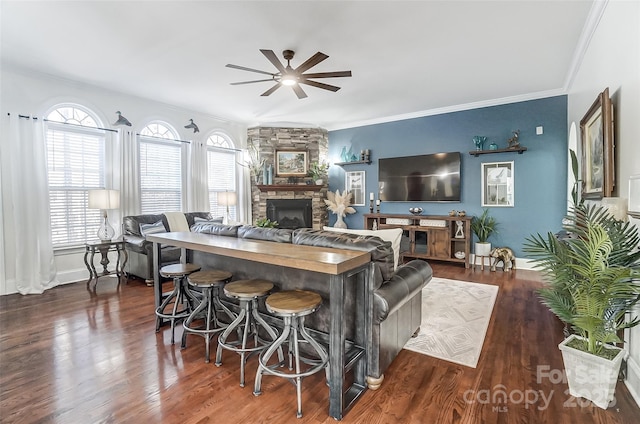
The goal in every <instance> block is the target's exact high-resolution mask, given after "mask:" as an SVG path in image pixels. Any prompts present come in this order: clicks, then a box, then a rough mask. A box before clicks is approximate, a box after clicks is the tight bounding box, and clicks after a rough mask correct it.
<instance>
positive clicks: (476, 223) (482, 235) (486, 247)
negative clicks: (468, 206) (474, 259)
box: [471, 208, 498, 256]
mask: <svg viewBox="0 0 640 424" xmlns="http://www.w3.org/2000/svg"><path fill="white" fill-rule="evenodd" d="M497 228H498V222H497V221H496V219H495V218H494V217H492V216H490V215H489V209H486V208H485V209H484V210H483V211H482V215H480V216H479V217H478V216H474V217H473V218H471V231H473V233H474V234H475V235H476V237H478V242H477V243H476V244H475V247H476V248H475V254H476V255H478V256H489V254H490V253H491V243H490V242H489V241H488V239H489V237H491V235H492V234H493V233H497V232H498V230H497Z"/></svg>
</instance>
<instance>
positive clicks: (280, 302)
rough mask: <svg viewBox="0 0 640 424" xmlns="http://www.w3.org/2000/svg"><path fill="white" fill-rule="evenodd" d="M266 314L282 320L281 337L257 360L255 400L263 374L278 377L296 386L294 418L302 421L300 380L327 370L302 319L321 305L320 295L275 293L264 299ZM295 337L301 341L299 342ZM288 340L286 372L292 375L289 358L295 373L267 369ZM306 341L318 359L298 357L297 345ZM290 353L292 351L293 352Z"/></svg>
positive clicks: (325, 359)
mask: <svg viewBox="0 0 640 424" xmlns="http://www.w3.org/2000/svg"><path fill="white" fill-rule="evenodd" d="M265 304H266V306H267V310H268V311H269V312H271V313H272V314H274V315H276V316H279V317H282V319H283V321H284V328H283V330H282V334H281V335H280V337H278V339H277V340H276V341H275V342H273V344H272V345H271V346H269V348H268V349H267V350H265V351H264V352H263V353H262V354H261V355H260V357H259V364H258V371H257V372H256V382H255V387H254V390H253V394H254V395H255V396H259V395H260V394H261V393H262V392H261V384H262V374H263V373H267V374H271V375H275V376H277V377H283V378H287V379H289V381H291V382H292V383H293V384H295V386H296V394H297V398H298V410H297V413H296V415H297V417H298V418H300V417H302V379H303V378H304V377H307V376H310V375H312V374H315V373H316V372H318V371H320V370H322V369H323V368H326V366H327V363H328V362H329V357H328V356H327V352H326V351H325V350H324V348H323V347H322V346H320V343H318V342H317V341H316V340H315V339H314V338H313V337H311V335H310V334H309V333H308V332H307V330H306V328H305V327H304V317H305V316H307V315H309V314H311V313H313V312H315V311H316V309H318V308H319V307H320V305H321V304H322V298H321V297H320V295H319V294H317V293H314V292H311V291H306V290H291V291H282V292H278V293H274V294H272V295H270V296H269V297H267V300H266V301H265ZM298 335H300V336H302V339H303V340H299V338H298ZM287 339H288V340H289V344H288V350H289V371H292V368H293V367H292V356H293V357H294V358H295V370H293V372H286V371H279V370H276V369H275V368H276V367H275V366H269V359H270V358H271V356H272V355H273V353H274V352H275V351H276V350H277V349H279V348H280V346H281V345H282V344H283V343H284V342H285V340H287ZM300 341H306V342H308V343H309V345H310V346H311V347H312V348H313V350H315V351H316V353H317V355H318V357H319V359H311V358H305V357H302V356H300V351H299V345H298V344H299V342H300ZM292 350H293V351H292ZM300 362H303V363H305V364H307V365H310V367H308V368H306V369H305V370H303V369H302V368H301V366H300Z"/></svg>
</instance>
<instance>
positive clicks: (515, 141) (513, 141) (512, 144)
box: [507, 130, 520, 149]
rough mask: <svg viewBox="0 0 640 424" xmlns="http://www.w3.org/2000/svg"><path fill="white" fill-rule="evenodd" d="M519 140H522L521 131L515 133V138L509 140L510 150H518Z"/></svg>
mask: <svg viewBox="0 0 640 424" xmlns="http://www.w3.org/2000/svg"><path fill="white" fill-rule="evenodd" d="M519 138H520V130H517V131H514V132H513V137H511V138H510V139H508V140H507V143H509V148H510V149H518V148H519V147H520V141H519Z"/></svg>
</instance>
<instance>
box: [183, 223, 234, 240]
mask: <svg viewBox="0 0 640 424" xmlns="http://www.w3.org/2000/svg"><path fill="white" fill-rule="evenodd" d="M240 226H241V225H239V224H238V225H225V224H217V223H210V222H198V223H196V224H193V226H192V227H191V231H192V232H194V233H204V234H213V235H216V236H227V237H238V228H240Z"/></svg>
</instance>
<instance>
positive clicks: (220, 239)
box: [147, 232, 374, 420]
mask: <svg viewBox="0 0 640 424" xmlns="http://www.w3.org/2000/svg"><path fill="white" fill-rule="evenodd" d="M147 240H149V241H151V242H153V271H154V272H153V273H154V278H153V281H154V297H155V305H156V307H158V305H160V302H161V298H162V285H161V282H160V274H159V272H158V271H159V264H160V263H161V261H160V258H161V245H170V246H176V247H180V248H181V249H183V255H182V260H183V261H184V260H185V258H186V250H197V251H201V252H207V253H211V254H214V255H220V256H225V257H230V258H237V259H242V260H246V261H252V262H259V263H264V264H271V265H279V266H283V267H287V268H294V269H300V270H307V271H315V272H318V273H322V274H325V275H326V276H327V279H328V280H329V297H330V302H329V303H330V314H331V321H330V325H329V327H330V330H329V375H330V379H329V380H330V381H329V415H330V416H331V417H333V418H335V419H336V420H341V419H342V417H343V416H344V414H345V413H346V411H348V410H349V409H350V408H351V406H353V405H354V404H355V402H356V401H357V400H358V399H359V398H360V396H361V395H362V393H363V392H364V391H365V389H366V387H367V386H366V381H365V379H366V374H367V357H366V346H371V322H372V316H371V313H370V312H367V311H371V310H372V308H371V307H370V305H371V302H372V301H373V299H372V297H373V267H374V265H373V263H372V262H371V254H370V253H369V252H360V251H356V250H346V249H328V248H323V247H314V246H304V245H298V244H287V243H277V242H271V241H261V240H247V239H241V238H235V237H226V236H216V235H211V234H203V233H192V232H171V233H157V234H148V235H147ZM357 273H362V275H363V277H364V278H363V279H361V280H360V279H357V280H358V281H363V282H364V284H363V287H358V288H357V290H356V291H357V293H358V298H357V300H356V304H357V305H358V306H359V308H358V310H357V311H356V321H357V322H359V323H360V325H361V326H362V329H363V331H358V332H357V333H358V334H357V335H356V340H354V341H353V342H354V343H353V344H352V345H351V344H349V345H350V348H349V349H347V348H346V345H347V343H345V342H346V340H345V319H344V314H345V305H344V293H345V282H346V280H347V277H349V276H351V275H354V274H357ZM352 368H353V370H354V379H353V380H354V381H353V383H352V384H351V385H350V386H349V387H347V388H346V389H343V386H344V383H345V375H346V373H347V372H349V371H350V370H351V369H352Z"/></svg>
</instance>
